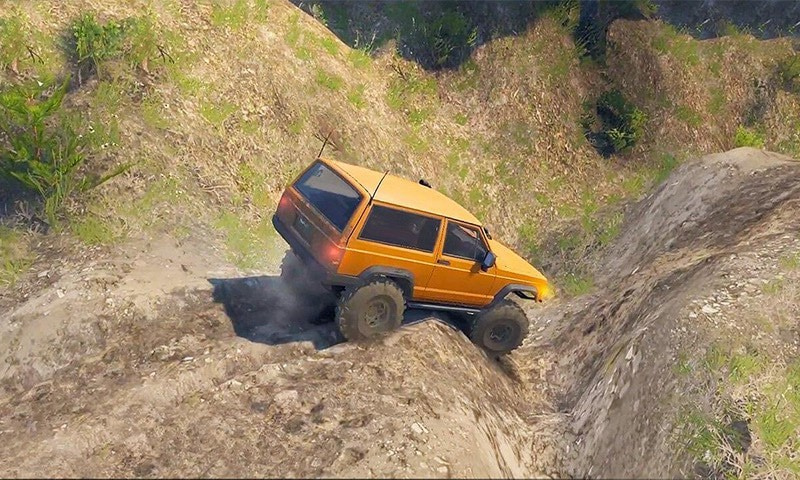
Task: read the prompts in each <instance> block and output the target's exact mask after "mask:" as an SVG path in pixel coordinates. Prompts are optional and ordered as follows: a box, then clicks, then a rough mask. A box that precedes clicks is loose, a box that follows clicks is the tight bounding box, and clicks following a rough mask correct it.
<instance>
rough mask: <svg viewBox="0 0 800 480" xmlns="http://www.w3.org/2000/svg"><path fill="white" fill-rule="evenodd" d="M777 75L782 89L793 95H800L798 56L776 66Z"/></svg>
mask: <svg viewBox="0 0 800 480" xmlns="http://www.w3.org/2000/svg"><path fill="white" fill-rule="evenodd" d="M778 75H779V76H780V77H781V81H782V82H783V88H784V89H786V90H788V91H790V92H795V93H800V55H792V57H791V58H789V59H786V60H784V61H782V62H780V63H779V64H778Z"/></svg>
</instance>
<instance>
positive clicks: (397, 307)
mask: <svg viewBox="0 0 800 480" xmlns="http://www.w3.org/2000/svg"><path fill="white" fill-rule="evenodd" d="M405 309H406V304H405V300H404V299H403V291H402V290H401V289H400V287H399V286H398V285H397V284H396V283H394V282H393V281H391V280H388V279H381V280H375V281H373V282H370V283H368V284H366V285H364V286H361V287H348V288H347V289H345V291H344V292H343V293H342V296H341V297H339V303H338V305H337V306H336V323H337V325H338V326H339V331H340V332H341V333H342V335H343V336H344V338H346V339H347V340H348V341H361V340H367V339H369V338H374V337H376V336H378V335H381V334H383V333H386V332H390V331H392V330H395V329H397V328H399V327H400V324H401V323H402V322H403V312H404V311H405Z"/></svg>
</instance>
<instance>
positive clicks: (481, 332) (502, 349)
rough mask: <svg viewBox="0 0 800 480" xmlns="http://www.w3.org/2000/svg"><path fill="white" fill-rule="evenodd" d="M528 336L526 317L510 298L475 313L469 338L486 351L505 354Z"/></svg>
mask: <svg viewBox="0 0 800 480" xmlns="http://www.w3.org/2000/svg"><path fill="white" fill-rule="evenodd" d="M526 336H528V317H527V316H526V315H525V312H524V311H523V310H522V308H520V307H519V305H517V304H516V303H514V302H512V301H511V300H503V301H501V302H500V303H499V304H497V305H496V306H495V307H493V308H492V309H490V310H487V311H485V312H481V313H479V314H476V315H475V318H474V319H472V325H471V328H470V333H469V338H470V340H472V342H473V343H475V344H476V345H478V346H480V347H481V348H483V349H484V350H486V351H487V352H488V353H491V354H495V355H503V354H506V353H508V352H510V351H512V350H514V349H515V348H517V347H519V346H520V345H522V341H523V340H525V337H526Z"/></svg>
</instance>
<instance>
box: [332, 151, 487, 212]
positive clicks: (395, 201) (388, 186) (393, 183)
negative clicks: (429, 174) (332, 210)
mask: <svg viewBox="0 0 800 480" xmlns="http://www.w3.org/2000/svg"><path fill="white" fill-rule="evenodd" d="M321 160H322V161H323V162H325V163H329V164H331V165H333V166H334V167H335V168H336V169H338V170H340V171H341V172H343V173H345V174H346V175H348V176H350V177H351V178H352V179H353V180H355V181H356V182H358V183H359V184H360V185H361V186H362V187H364V189H365V190H366V191H367V192H368V193H371V192H375V188H377V187H378V184H379V183H380V188H378V191H377V192H376V193H375V200H377V201H379V202H383V203H388V204H391V205H397V206H399V207H405V208H409V209H412V210H418V211H420V212H428V213H432V214H434V215H439V216H442V217H447V218H452V219H453V220H458V221H461V222H466V223H471V224H473V225H478V226H480V225H481V221H480V220H478V219H477V218H476V217H475V215H473V214H472V213H471V212H470V211H469V210H467V209H466V208H464V207H462V206H461V205H459V204H458V203H456V202H455V201H454V200H453V199H451V198H450V197H448V196H446V195H444V194H443V193H441V192H438V191H436V190H434V189H433V188H428V187H426V186H423V185H420V184H419V183H415V182H412V181H409V180H406V179H404V178H400V177H397V176H395V175H391V174H389V175H386V178H384V179H383V181H382V182H381V178H383V175H384V174H383V173H381V172H377V171H375V170H370V169H369V168H364V167H359V166H358V165H351V164H349V163H343V162H338V161H336V160H330V159H321Z"/></svg>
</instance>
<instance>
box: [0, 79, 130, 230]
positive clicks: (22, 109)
mask: <svg viewBox="0 0 800 480" xmlns="http://www.w3.org/2000/svg"><path fill="white" fill-rule="evenodd" d="M68 86H69V79H67V80H65V81H64V82H63V83H62V84H61V85H59V86H55V87H54V88H53V89H52V92H49V90H50V88H45V87H44V86H39V85H38V84H30V85H22V86H17V87H15V88H12V89H9V90H7V91H5V92H2V93H0V134H2V135H1V136H0V141H1V142H2V143H3V144H4V145H3V146H4V148H3V149H2V151H0V176H2V177H4V178H5V179H7V180H10V181H13V182H15V183H17V184H18V185H20V186H21V187H22V188H24V189H26V190H28V191H31V192H35V193H36V194H37V195H38V196H39V198H40V199H41V200H42V202H43V210H44V217H45V219H46V221H47V223H48V224H50V225H51V226H55V225H56V224H57V222H58V215H59V213H60V211H61V209H62V207H63V205H64V202H65V201H66V200H68V199H69V198H71V197H72V196H73V195H74V194H75V193H80V192H85V191H87V190H90V189H92V188H94V187H97V186H99V185H101V184H102V183H104V182H106V181H108V180H110V179H111V178H113V177H115V176H117V175H119V174H121V173H122V172H124V171H126V170H127V169H128V168H130V165H123V166H120V167H119V168H117V169H115V170H113V171H111V172H109V173H107V174H105V175H103V176H97V175H94V174H92V173H90V172H87V171H86V170H85V169H84V168H82V167H84V163H85V161H86V159H87V139H86V138H85V137H83V136H82V135H80V134H79V133H78V132H77V131H76V130H75V127H74V126H73V122H72V121H70V119H69V118H68V117H67V116H66V115H65V114H64V113H63V112H62V111H61V109H62V105H63V101H64V96H65V95H66V92H67V88H68Z"/></svg>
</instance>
